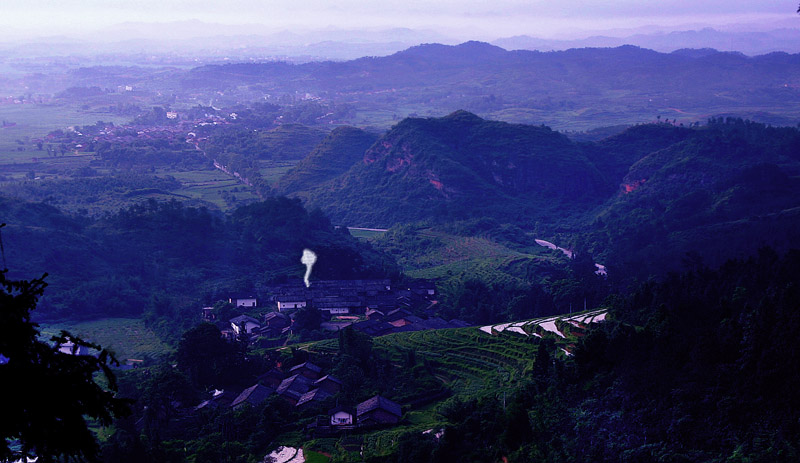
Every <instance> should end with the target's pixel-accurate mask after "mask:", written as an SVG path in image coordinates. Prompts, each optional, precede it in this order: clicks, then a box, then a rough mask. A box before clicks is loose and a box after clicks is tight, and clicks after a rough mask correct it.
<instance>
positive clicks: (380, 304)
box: [202, 279, 469, 345]
mask: <svg viewBox="0 0 800 463" xmlns="http://www.w3.org/2000/svg"><path fill="white" fill-rule="evenodd" d="M269 294H270V296H269V297H267V298H265V299H259V298H258V297H256V296H255V295H236V296H231V297H230V298H229V299H228V301H227V302H228V304H230V305H231V306H233V307H235V308H236V312H237V313H239V315H236V316H235V317H232V318H229V319H227V320H225V319H220V316H222V313H221V310H219V309H218V308H215V307H204V308H203V310H202V319H203V320H204V321H206V322H210V323H214V324H216V325H217V326H218V327H219V328H220V331H221V332H222V334H223V336H224V337H226V338H227V339H231V340H233V339H246V340H247V341H248V342H250V343H258V342H259V340H266V339H268V340H273V341H276V342H277V343H276V342H273V343H271V345H279V344H282V343H285V342H286V341H287V340H288V338H289V336H291V335H292V334H293V330H295V329H297V324H298V317H297V314H298V312H300V311H308V310H310V311H313V313H315V314H318V315H319V319H318V320H319V324H318V326H313V327H308V326H304V327H303V328H305V329H320V330H324V331H327V332H336V331H339V330H341V329H344V328H347V327H349V326H352V327H353V329H354V330H357V331H360V332H362V333H365V334H367V335H369V336H383V335H386V334H391V333H400V332H407V331H422V330H430V329H443V328H460V327H465V326H469V324H468V323H466V322H464V321H462V320H458V319H453V320H444V319H442V318H439V317H437V316H435V313H436V311H435V308H436V304H437V301H436V300H435V297H436V286H435V285H434V283H433V282H431V281H425V280H420V281H415V282H411V283H408V284H405V285H403V284H400V283H396V284H395V283H393V282H392V281H391V280H389V279H375V280H318V281H314V282H313V283H312V284H311V286H310V287H306V286H305V285H303V283H302V282H297V283H291V284H289V283H287V284H283V285H279V286H275V287H271V288H269Z"/></svg>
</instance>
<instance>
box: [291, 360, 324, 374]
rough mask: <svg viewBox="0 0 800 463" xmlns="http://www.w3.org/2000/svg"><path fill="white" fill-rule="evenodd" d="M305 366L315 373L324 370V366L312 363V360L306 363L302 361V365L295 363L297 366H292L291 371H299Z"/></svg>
mask: <svg viewBox="0 0 800 463" xmlns="http://www.w3.org/2000/svg"><path fill="white" fill-rule="evenodd" d="M303 368H306V369H308V370H311V371H313V372H314V373H319V372H321V371H322V368H320V367H318V366H316V365H314V364H313V363H311V362H305V363H301V364H300V365H295V366H293V367H292V368H291V369H290V370H289V371H290V372H291V371H299V370H302V369H303Z"/></svg>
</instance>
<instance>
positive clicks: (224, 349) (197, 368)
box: [177, 323, 241, 388]
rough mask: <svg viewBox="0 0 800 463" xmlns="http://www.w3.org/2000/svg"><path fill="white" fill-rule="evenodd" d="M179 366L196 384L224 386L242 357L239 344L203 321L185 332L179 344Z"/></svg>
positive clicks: (232, 376) (201, 385) (200, 385)
mask: <svg viewBox="0 0 800 463" xmlns="http://www.w3.org/2000/svg"><path fill="white" fill-rule="evenodd" d="M177 360H178V368H180V369H181V370H183V371H185V372H186V374H187V375H188V376H189V379H190V380H191V381H192V383H194V384H195V385H196V386H199V387H201V388H203V387H221V386H223V385H225V384H227V383H229V382H230V381H231V379H232V378H235V377H236V374H235V372H236V369H237V366H239V365H240V363H241V362H240V359H239V356H238V355H237V352H236V348H235V346H234V345H232V344H231V343H229V342H227V341H225V340H224V339H223V338H222V334H221V333H220V331H219V328H217V327H216V326H214V325H212V324H210V323H202V324H200V325H197V326H195V327H194V328H192V329H190V330H188V331H186V332H185V333H183V336H182V337H181V341H180V343H179V344H178V355H177Z"/></svg>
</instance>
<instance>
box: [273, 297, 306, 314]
mask: <svg viewBox="0 0 800 463" xmlns="http://www.w3.org/2000/svg"><path fill="white" fill-rule="evenodd" d="M305 306H306V301H301V300H299V299H295V300H288V299H287V300H283V301H282V300H278V312H283V311H285V310H292V309H300V308H303V307H305Z"/></svg>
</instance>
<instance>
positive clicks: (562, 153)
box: [292, 111, 800, 273]
mask: <svg viewBox="0 0 800 463" xmlns="http://www.w3.org/2000/svg"><path fill="white" fill-rule="evenodd" d="M359 149H360V147H359ZM798 153H800V130H798V129H797V128H792V127H784V128H776V127H770V126H766V125H763V124H758V123H753V122H750V121H745V120H742V119H733V118H727V119H711V120H709V122H708V123H707V124H706V125H703V126H692V127H682V126H678V125H674V124H672V123H658V124H645V125H639V126H635V127H632V128H630V129H628V130H626V131H624V132H622V133H620V134H618V135H615V136H612V137H609V138H606V139H604V140H601V141H599V142H594V143H575V142H573V141H571V140H569V139H568V138H567V137H565V136H564V135H562V134H560V133H558V132H555V131H552V130H550V129H549V128H546V127H542V126H526V125H518V124H508V123H504V122H496V121H487V120H484V119H481V118H479V117H477V116H475V115H474V114H471V113H468V112H465V111H457V112H455V113H452V114H450V115H449V116H446V117H443V118H427V119H422V118H409V119H405V120H403V121H401V122H400V123H399V124H397V125H396V126H395V127H394V128H392V129H391V130H390V131H388V132H387V133H386V134H384V135H383V136H382V137H381V138H380V139H379V140H378V141H377V142H376V143H375V144H373V145H372V146H371V147H370V148H369V149H367V150H366V151H364V152H363V155H362V156H361V158H360V160H358V161H356V162H355V163H354V164H353V165H352V167H351V168H350V169H349V170H348V171H347V172H345V173H343V174H341V175H339V176H337V177H335V178H334V179H332V180H330V181H328V182H326V183H324V184H322V185H320V186H319V187H317V188H316V189H311V190H308V191H306V192H304V193H303V195H304V197H307V198H308V201H309V204H310V205H312V206H314V207H320V208H321V209H322V210H323V211H324V212H325V213H326V214H328V215H329V216H330V217H331V218H332V219H333V220H334V222H336V223H340V224H346V225H349V226H375V227H387V226H392V225H397V224H407V223H411V222H417V221H428V222H429V223H432V224H444V223H453V222H459V221H470V220H472V221H474V220H486V219H487V218H488V219H490V220H493V221H495V223H496V224H503V223H506V224H511V225H513V226H516V227H519V228H518V230H519V233H518V235H519V238H511V239H512V240H513V239H518V240H519V241H518V242H521V243H525V242H526V241H525V240H526V239H527V238H526V233H527V232H529V231H531V230H534V229H537V230H538V232H537V233H539V234H545V235H546V236H554V235H556V234H560V235H561V236H563V237H564V238H562V239H566V240H568V241H567V243H566V244H570V245H571V246H577V247H580V248H581V249H582V250H583V251H588V252H590V253H592V254H593V255H595V256H596V257H598V258H600V259H602V260H598V261H604V260H605V261H613V262H617V263H618V264H619V265H622V264H623V263H625V265H626V266H631V267H630V269H631V271H632V272H633V273H636V272H638V271H644V272H645V273H648V272H651V271H653V270H654V269H656V268H658V269H660V270H663V269H667V268H677V267H679V266H680V265H681V259H682V258H683V256H684V255H685V254H686V253H687V252H691V253H694V254H699V255H701V256H705V257H707V258H708V259H709V261H708V262H709V263H711V262H714V263H721V262H722V261H724V260H725V259H727V258H730V257H736V256H739V255H747V254H748V253H751V252H754V251H755V250H756V249H757V248H758V247H759V246H762V245H771V246H775V247H777V248H778V249H788V248H790V247H792V246H797V245H798V244H799V243H800V234H798V232H797V231H796V227H794V226H792V225H791V224H792V223H793V221H795V220H797V218H798V215H799V214H800V210H798V209H797V204H800V177H799V176H800V155H799V154H798ZM304 162H305V163H306V165H305V166H304V169H303V170H304V171H307V172H312V171H313V169H312V165H313V164H314V163H315V159H313V158H307V159H306V161H304ZM317 169H320V167H317ZM304 175H306V176H309V177H308V178H309V179H311V178H312V177H310V174H304V173H303V171H301V170H296V171H295V172H294V173H293V177H292V181H293V182H300V184H302V183H303V176H304ZM313 178H320V177H313ZM305 183H306V184H307V185H308V184H310V183H311V182H309V181H306V182H305ZM484 228H485V227H484ZM541 237H542V236H537V238H541ZM528 241H531V240H528ZM665 249H670V250H671V251H670V252H667V251H665ZM637 266H638V267H637ZM634 268H637V270H635V271H634V270H633V269H634ZM660 270H659V273H660Z"/></svg>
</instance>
